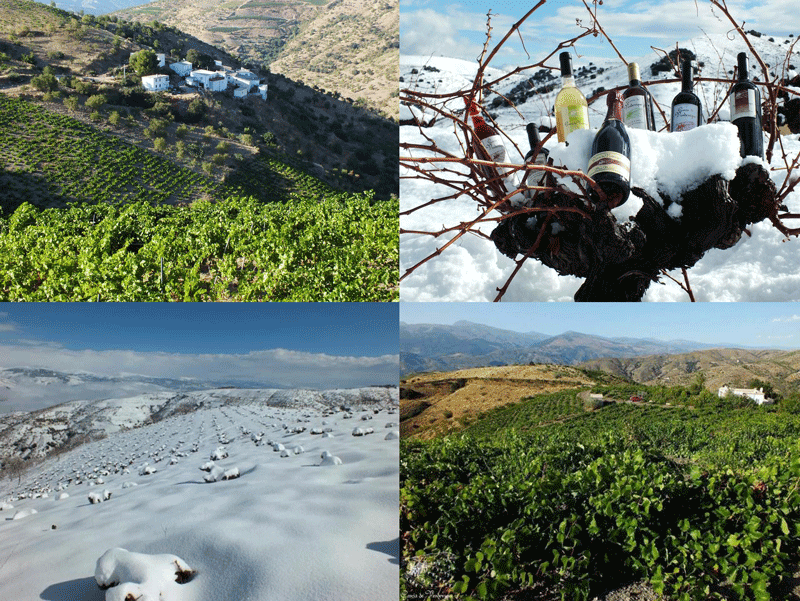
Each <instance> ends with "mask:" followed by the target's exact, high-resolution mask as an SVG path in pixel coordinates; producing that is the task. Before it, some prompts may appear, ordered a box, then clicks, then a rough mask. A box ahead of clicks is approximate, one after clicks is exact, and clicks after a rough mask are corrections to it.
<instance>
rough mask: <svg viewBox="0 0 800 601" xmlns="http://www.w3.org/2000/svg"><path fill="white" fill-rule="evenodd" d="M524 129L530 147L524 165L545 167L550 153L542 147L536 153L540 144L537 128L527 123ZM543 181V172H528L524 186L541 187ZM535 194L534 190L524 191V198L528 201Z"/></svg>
mask: <svg viewBox="0 0 800 601" xmlns="http://www.w3.org/2000/svg"><path fill="white" fill-rule="evenodd" d="M525 129H526V131H527V132H528V144H530V147H531V149H530V150H529V151H528V153H527V154H526V155H525V163H533V164H534V165H547V160H548V159H549V158H550V151H549V150H547V148H545V147H544V146H542V147H541V148H539V152H538V153H537V152H536V148H537V147H538V146H539V145H540V144H541V140H540V139H539V127H538V126H537V125H536V124H535V123H528V125H527V126H526V127H525ZM534 153H536V156H534ZM544 180H545V172H544V171H528V177H527V179H526V180H525V184H526V185H528V186H542V185H544ZM535 193H536V190H526V191H525V197H526V198H528V199H530V198H533V195H534V194H535Z"/></svg>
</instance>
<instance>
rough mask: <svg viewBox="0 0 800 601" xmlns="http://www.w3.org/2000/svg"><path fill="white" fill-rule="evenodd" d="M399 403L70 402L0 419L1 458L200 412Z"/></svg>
mask: <svg viewBox="0 0 800 601" xmlns="http://www.w3.org/2000/svg"><path fill="white" fill-rule="evenodd" d="M397 399H398V390H397V388H396V387H370V388H355V389H348V390H327V391H317V390H287V389H239V388H220V389H211V390H201V391H185V392H180V391H179V392H173V391H170V392H167V391H164V392H152V393H144V394H140V395H135V396H130V397H119V398H110V399H100V400H94V401H70V402H67V403H62V404H60V405H56V406H54V407H48V408H46V409H41V410H38V411H35V412H30V413H28V412H15V413H10V414H7V415H2V416H0V457H3V456H5V457H11V456H17V457H22V458H23V459H29V458H41V457H45V456H47V455H49V454H51V453H52V452H54V451H63V450H64V449H65V448H72V447H75V446H78V445H80V444H82V443H85V442H88V441H90V440H93V439H98V438H102V437H106V436H108V435H110V434H113V433H114V432H119V431H121V430H130V429H133V428H137V427H140V426H142V425H146V424H150V423H154V422H158V421H161V420H163V419H166V418H168V417H171V416H174V415H181V414H186V413H192V412H195V411H198V410H200V409H210V408H219V407H228V406H238V405H242V404H258V405H263V406H265V407H272V408H281V409H293V410H308V411H312V410H313V411H329V410H333V409H340V410H348V411H352V410H354V408H355V409H356V410H357V409H362V408H373V407H388V406H390V405H391V404H392V403H395V402H397Z"/></svg>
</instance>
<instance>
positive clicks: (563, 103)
mask: <svg viewBox="0 0 800 601" xmlns="http://www.w3.org/2000/svg"><path fill="white" fill-rule="evenodd" d="M559 60H560V61H561V81H562V84H561V91H559V93H558V96H556V102H555V111H556V133H557V134H558V141H559V142H566V141H567V138H568V137H569V135H570V134H571V133H572V132H574V131H575V130H576V129H589V104H588V103H587V102H586V96H584V95H583V92H581V91H580V90H579V89H578V88H577V87H576V86H575V77H574V75H573V74H572V56H571V55H570V53H569V52H562V53H561V54H560V55H559Z"/></svg>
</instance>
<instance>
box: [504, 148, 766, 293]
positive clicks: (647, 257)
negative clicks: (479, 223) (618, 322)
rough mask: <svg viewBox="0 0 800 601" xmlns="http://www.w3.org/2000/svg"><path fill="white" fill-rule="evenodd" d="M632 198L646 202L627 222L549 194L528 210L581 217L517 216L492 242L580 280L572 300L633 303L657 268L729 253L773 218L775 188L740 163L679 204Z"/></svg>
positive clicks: (759, 170) (756, 168)
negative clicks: (751, 228) (674, 212)
mask: <svg viewBox="0 0 800 601" xmlns="http://www.w3.org/2000/svg"><path fill="white" fill-rule="evenodd" d="M631 194H633V195H636V196H638V197H639V198H641V199H642V201H643V203H644V204H643V206H642V208H641V209H640V210H639V212H638V213H637V214H636V216H635V217H634V218H633V220H632V222H629V223H625V224H620V223H618V222H617V220H616V219H615V218H614V216H613V215H612V214H611V213H610V212H608V211H607V210H601V209H599V208H597V209H595V210H594V211H589V212H588V213H587V212H586V205H585V203H584V200H583V199H582V198H575V197H572V196H570V195H568V194H565V193H562V192H557V191H554V192H547V193H544V194H541V195H539V196H538V197H537V198H536V201H535V205H534V206H535V207H576V208H580V209H583V211H584V212H583V214H579V213H576V212H559V213H557V216H556V217H554V216H553V214H552V213H544V212H538V213H537V212H532V213H530V214H524V215H515V216H513V217H509V218H508V219H505V220H503V221H501V222H500V224H499V225H498V226H497V228H496V229H495V230H494V231H493V232H492V235H491V237H492V240H493V241H494V243H495V246H497V248H498V250H499V251H500V252H502V253H503V254H504V255H506V256H508V257H511V258H515V257H516V256H517V255H518V254H523V255H525V254H528V253H530V256H532V257H533V258H535V259H538V260H539V261H541V262H542V263H544V264H545V265H547V266H549V267H552V268H553V269H555V270H556V271H557V272H558V273H559V274H561V275H574V276H577V277H582V278H585V279H586V280H585V282H584V283H583V285H582V286H581V287H580V288H579V289H578V291H577V292H576V293H575V300H576V301H638V300H641V299H642V296H643V295H644V293H645V291H646V290H647V288H648V286H649V285H650V283H651V282H652V281H654V280H655V279H656V277H657V276H658V274H659V272H660V271H661V270H662V269H665V270H671V269H678V268H682V267H683V268H688V267H691V266H693V265H694V264H695V263H697V261H699V260H700V258H701V257H702V256H703V255H704V254H705V253H706V252H707V251H708V250H710V249H712V248H720V249H726V248H730V247H732V246H733V245H734V244H736V243H737V242H738V241H739V239H740V238H741V236H742V232H743V231H744V229H745V227H746V226H747V225H748V224H750V223H756V222H758V221H761V220H762V219H766V218H767V217H771V216H774V215H776V214H777V211H778V205H779V201H778V200H777V198H776V189H775V184H774V183H773V182H772V180H771V179H770V177H769V173H767V172H766V170H765V169H764V168H763V167H762V166H761V165H760V164H758V163H748V164H746V165H742V166H741V167H740V168H739V169H738V170H737V172H736V177H734V179H733V180H731V181H727V180H725V179H723V178H722V177H721V176H719V175H715V176H712V177H710V178H709V179H708V180H706V181H705V182H704V183H703V184H701V185H700V186H698V187H696V188H694V189H693V190H689V191H688V192H686V193H685V194H683V196H682V197H681V198H680V199H670V198H667V197H664V196H662V201H663V204H659V203H658V202H657V201H656V200H655V199H653V198H651V197H650V196H649V195H648V194H647V193H646V192H645V191H644V190H642V189H641V188H634V189H632V190H631ZM677 200H680V204H681V208H682V213H681V216H680V218H679V219H673V218H672V217H671V216H670V215H669V214H668V210H669V208H670V206H671V205H672V204H673V203H674V202H676V201H677ZM533 215H536V216H537V217H536V220H535V222H534V220H533V219H532V216H533ZM587 215H588V216H587ZM540 235H541V238H540V239H539V236H540ZM537 239H539V243H538V246H536V247H535V249H534V250H533V252H531V248H533V247H534V245H536V241H537Z"/></svg>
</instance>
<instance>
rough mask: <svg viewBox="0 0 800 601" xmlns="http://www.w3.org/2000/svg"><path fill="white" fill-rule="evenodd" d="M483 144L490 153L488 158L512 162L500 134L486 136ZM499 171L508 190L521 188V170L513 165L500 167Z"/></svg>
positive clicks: (497, 161) (500, 161) (482, 141)
mask: <svg viewBox="0 0 800 601" xmlns="http://www.w3.org/2000/svg"><path fill="white" fill-rule="evenodd" d="M481 144H483V147H484V149H485V150H486V152H487V153H489V158H488V159H487V160H489V161H494V162H495V163H510V162H511V159H509V158H508V151H507V150H506V147H505V144H503V138H502V137H501V136H500V135H494V136H489V137H488V138H484V139H483V140H481ZM497 171H498V173H499V174H500V176H501V177H502V178H503V183H504V184H505V187H506V190H508V191H509V192H512V191H514V190H516V189H517V188H519V185H520V183H521V181H522V180H521V178H520V175H519V171H514V170H513V169H512V168H511V167H498V168H497Z"/></svg>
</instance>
